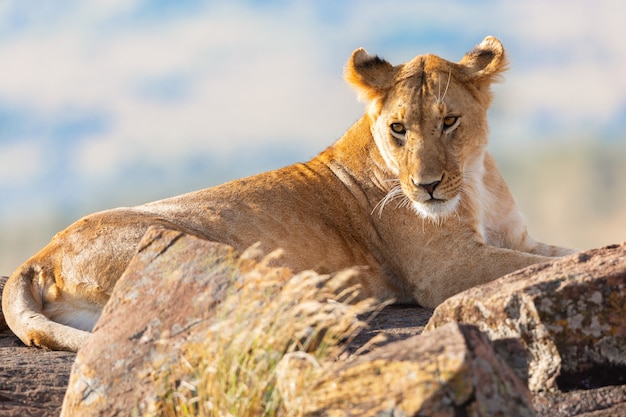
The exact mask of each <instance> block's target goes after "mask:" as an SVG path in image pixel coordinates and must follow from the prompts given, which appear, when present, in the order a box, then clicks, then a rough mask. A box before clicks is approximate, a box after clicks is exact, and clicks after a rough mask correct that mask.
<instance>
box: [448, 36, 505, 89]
mask: <svg viewBox="0 0 626 417" xmlns="http://www.w3.org/2000/svg"><path fill="white" fill-rule="evenodd" d="M459 64H460V65H462V66H463V67H465V75H466V76H467V78H468V79H469V80H470V81H473V82H475V83H476V84H477V85H478V86H480V85H483V86H488V85H489V84H491V83H493V82H494V81H498V79H499V78H500V76H501V74H502V73H503V72H504V71H506V70H507V68H508V61H507V59H506V55H505V53H504V47H503V46H502V43H501V42H500V41H499V40H498V39H496V38H494V37H493V36H487V37H486V38H485V39H484V40H483V41H482V42H481V43H480V44H478V45H476V46H475V47H474V49H472V50H471V51H469V52H468V53H467V54H465V56H464V57H463V59H461V61H460V62H459Z"/></svg>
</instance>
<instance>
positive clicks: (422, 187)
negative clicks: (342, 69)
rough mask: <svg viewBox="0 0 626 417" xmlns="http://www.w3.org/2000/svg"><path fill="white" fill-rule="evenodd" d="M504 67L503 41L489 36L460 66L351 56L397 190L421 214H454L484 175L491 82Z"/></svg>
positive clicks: (352, 77)
mask: <svg viewBox="0 0 626 417" xmlns="http://www.w3.org/2000/svg"><path fill="white" fill-rule="evenodd" d="M506 66H507V62H506V58H505V54H504V49H503V47H502V44H501V43H500V41H498V40H497V39H496V38H493V37H487V38H485V40H483V41H482V42H481V43H480V44H479V45H478V46H476V47H475V48H474V49H473V50H471V51H470V52H468V53H467V54H466V55H465V56H464V57H463V59H462V60H461V61H460V62H458V63H454V62H449V61H446V60H444V59H442V58H439V57H438V56H435V55H420V56H417V57H416V58H414V59H413V60H411V61H409V62H407V63H405V64H401V65H397V66H393V65H391V64H390V63H388V62H387V61H384V60H382V59H380V58H378V57H376V56H372V55H369V54H368V53H367V52H366V51H365V50H364V49H357V50H356V51H354V53H353V54H352V56H351V58H350V60H349V61H348V64H347V67H346V74H345V76H346V80H347V81H348V82H349V83H350V84H352V85H353V86H354V87H355V88H356V89H357V91H358V92H359V94H360V96H361V97H362V98H363V99H365V100H366V101H367V102H368V103H369V105H368V110H367V114H368V116H369V118H370V119H371V120H370V121H371V126H372V134H373V136H374V139H375V141H376V145H377V146H378V148H379V150H380V153H381V154H382V156H383V158H384V160H385V162H386V164H387V166H388V168H389V169H390V170H391V171H392V172H393V174H394V175H395V176H397V178H398V180H399V184H397V185H396V187H395V188H394V189H392V191H391V192H390V194H389V195H388V198H389V199H392V198H396V197H398V196H400V195H402V197H408V199H409V200H410V204H411V206H412V207H413V208H414V209H415V210H416V211H417V212H418V213H419V214H420V215H422V216H424V217H426V218H429V219H433V220H437V219H441V218H443V217H445V216H447V215H449V214H450V213H452V212H454V210H455V209H456V208H457V205H458V203H459V201H460V196H461V192H462V190H463V188H464V184H466V182H467V180H468V179H469V178H470V177H471V176H472V175H480V174H481V172H482V158H483V155H484V153H485V147H486V144H487V109H488V107H489V104H490V102H491V98H492V96H491V92H490V88H489V87H490V84H491V83H492V82H494V80H496V79H497V78H498V76H499V74H501V73H502V72H503V71H504V70H505V69H506Z"/></svg>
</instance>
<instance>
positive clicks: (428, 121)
mask: <svg viewBox="0 0 626 417" xmlns="http://www.w3.org/2000/svg"><path fill="white" fill-rule="evenodd" d="M506 65H507V63H506V58H505V55H504V50H503V48H502V45H501V44H500V42H499V41H498V40H497V39H495V38H493V37H487V38H485V40H484V41H483V42H482V43H481V44H479V45H478V46H476V47H475V48H474V49H473V50H472V51H470V52H468V53H467V54H466V55H465V57H464V58H463V59H462V60H461V61H460V62H459V63H452V62H449V61H446V60H444V59H442V58H439V57H437V56H434V55H423V56H417V57H416V58H414V59H413V60H411V61H409V62H407V63H405V64H402V65H398V66H392V65H391V64H389V63H388V62H386V61H384V60H382V59H380V58H377V57H373V56H370V55H368V54H367V52H365V51H364V50H362V49H358V50H356V51H355V52H354V53H353V54H352V57H351V58H350V60H349V61H348V64H347V66H346V72H345V77H346V80H347V81H348V82H349V83H350V84H351V85H352V86H353V87H354V88H355V89H356V90H357V92H358V94H359V95H360V97H362V98H363V99H364V100H365V101H366V102H367V110H366V112H365V114H364V116H363V117H362V118H361V119H360V120H359V121H357V122H356V123H355V124H354V125H353V126H352V127H351V128H350V129H349V130H348V131H347V132H346V133H345V135H344V136H343V137H342V138H341V139H339V140H338V141H337V142H336V143H335V144H334V145H332V146H331V147H329V148H328V149H326V150H325V151H324V152H322V153H321V154H319V155H318V156H317V157H315V158H314V159H312V160H311V161H309V162H307V163H300V164H295V165H292V166H289V167H286V168H283V169H280V170H276V171H271V172H267V173H264V174H260V175H257V176H254V177H250V178H246V179H241V180H237V181H233V182H230V183H227V184H224V185H221V186H217V187H213V188H209V189H205V190H202V191H197V192H193V193H189V194H185V195H181V196H178V197H173V198H170V199H166V200H162V201H157V202H154V203H149V204H145V205H142V206H137V207H132V208H118V209H113V210H107V211H103V212H100V213H95V214H92V215H89V216H87V217H85V218H83V219H81V220H79V221H77V222H76V223H74V224H73V225H71V226H70V227H68V228H67V229H65V230H63V231H62V232H60V233H58V234H57V235H56V236H54V238H53V239H52V241H51V242H50V243H49V244H48V245H47V246H46V247H44V248H43V249H42V250H41V251H40V252H38V253H37V254H35V255H34V256H33V257H32V258H30V259H29V260H28V261H26V262H25V263H24V264H23V265H22V266H20V267H19V268H18V269H17V270H16V271H15V272H14V273H13V275H12V276H11V277H10V279H9V281H8V282H7V284H6V286H5V289H4V294H3V297H2V308H3V311H4V315H5V318H6V321H7V323H8V325H9V326H10V328H11V329H12V330H13V332H14V333H15V334H16V335H17V336H18V337H19V338H20V339H21V340H22V341H23V342H24V343H25V344H27V345H35V346H43V347H48V348H51V349H65V350H77V349H78V348H79V347H80V346H81V344H82V343H83V342H84V340H85V338H86V337H88V335H89V331H90V330H91V329H92V327H93V326H94V324H95V322H96V320H97V319H98V317H99V315H100V312H101V310H102V307H103V306H104V304H105V303H106V302H107V300H108V299H109V296H110V294H111V291H112V289H113V286H114V285H115V282H116V281H117V280H118V279H119V277H120V276H121V275H122V273H123V271H124V270H125V268H126V266H127V264H128V262H129V261H130V259H131V257H132V256H133V254H134V252H135V250H136V248H137V245H138V242H139V240H140V239H141V237H142V236H143V234H144V232H145V231H146V229H147V228H148V227H149V226H150V225H156V224H161V225H166V226H169V227H173V228H176V229H179V230H181V231H185V232H189V233H192V234H195V235H197V236H201V237H204V238H206V239H210V240H214V241H218V242H223V243H226V244H229V245H232V246H234V247H235V248H237V249H240V250H243V249H246V248H247V247H249V246H250V245H252V244H254V243H255V242H257V241H260V242H261V245H262V249H263V250H264V251H266V252H269V251H271V250H273V249H275V248H282V249H284V253H285V254H284V257H283V258H282V260H283V261H282V262H283V263H284V264H285V265H286V266H289V267H291V268H292V269H293V270H294V271H300V270H304V269H313V270H316V271H318V272H320V273H328V272H333V271H337V270H340V269H343V268H347V267H352V266H363V267H365V268H363V270H362V271H363V272H362V273H361V274H360V276H359V280H360V282H361V283H362V285H363V287H364V288H365V290H366V292H367V294H369V295H372V296H375V297H378V298H380V299H388V298H393V299H395V300H396V301H398V302H410V303H419V304H421V305H423V306H426V307H434V306H436V305H437V304H439V303H441V302H442V301H443V300H445V299H446V298H448V297H450V296H451V295H453V294H456V293H458V292H460V291H462V290H465V289H467V288H470V287H473V286H475V285H478V284H482V283H485V282H488V281H491V280H493V279H495V278H498V277H500V276H502V275H504V274H507V273H509V272H512V271H514V270H516V269H519V268H522V267H525V266H528V265H530V264H534V263H538V262H542V261H546V260H548V259H549V257H551V256H560V255H564V254H567V253H571V251H570V250H568V249H563V248H558V247H554V246H549V245H544V244H542V243H538V242H535V241H534V240H533V239H531V238H530V236H529V235H528V233H527V231H526V226H525V225H524V222H523V219H522V216H521V214H520V212H519V211H518V209H517V207H516V205H515V202H514V200H513V198H512V196H511V194H510V192H509V190H508V188H507V186H506V184H505V183H504V181H503V179H502V177H501V176H500V173H499V171H498V168H497V166H496V164H495V162H494V160H493V158H492V157H491V155H489V153H487V151H486V145H487V118H486V112H487V108H488V107H489V104H490V101H491V92H490V84H491V83H492V82H494V81H495V80H497V79H498V77H499V75H500V74H501V73H502V72H503V71H504V70H505V68H506ZM138 314H143V313H141V312H138Z"/></svg>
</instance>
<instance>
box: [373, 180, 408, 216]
mask: <svg viewBox="0 0 626 417" xmlns="http://www.w3.org/2000/svg"><path fill="white" fill-rule="evenodd" d="M398 182H399V181H398ZM402 196H404V193H403V192H402V187H401V186H400V185H396V186H395V187H393V188H392V189H391V190H389V192H388V193H387V194H385V196H384V197H383V198H382V199H381V200H380V201H379V202H378V203H377V204H376V205H375V206H374V208H373V209H372V212H371V213H370V214H374V212H376V210H377V209H378V217H381V216H382V214H383V209H384V208H385V206H386V205H387V204H388V203H389V202H390V201H392V200H395V199H396V198H399V197H402ZM405 198H406V197H405Z"/></svg>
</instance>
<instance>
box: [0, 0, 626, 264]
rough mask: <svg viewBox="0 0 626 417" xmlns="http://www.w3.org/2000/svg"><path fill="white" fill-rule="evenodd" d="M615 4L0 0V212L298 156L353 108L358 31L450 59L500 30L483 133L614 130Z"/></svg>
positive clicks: (525, 139) (373, 47)
mask: <svg viewBox="0 0 626 417" xmlns="http://www.w3.org/2000/svg"><path fill="white" fill-rule="evenodd" d="M624 21H626V3H623V4H622V3H621V2H615V1H613V0H598V1H581V0H568V1H565V0H554V1H550V2H546V1H539V0H526V1H523V2H521V1H509V0H504V1H496V0H493V1H488V0H478V1H471V2H470V1H460V0H443V1H437V2H434V1H432V2H426V1H400V0H386V1H384V2H381V1H378V0H374V1H371V0H359V1H357V0H346V1H336V0H321V1H312V0H311V1H300V0H296V1H286V0H270V1H258V0H247V1H246V0H234V1H228V2H225V1H224V2H218V1H196V0H178V1H167V0H156V1H148V0H92V1H78V0H76V1H66V0H31V1H28V2H25V1H20V0H1V1H0V226H1V227H3V228H5V227H8V226H10V227H12V228H15V227H19V228H22V230H24V233H25V234H36V233H37V232H38V231H37V230H35V229H36V227H37V221H35V220H33V219H39V218H50V217H51V216H52V217H54V218H55V219H57V220H58V221H59V222H61V223H63V222H66V223H69V222H70V221H71V220H75V219H76V218H78V217H79V216H80V215H83V214H86V213H88V212H90V211H94V210H99V209H104V208H107V207H113V206H118V205H134V204H139V203H142V202H145V201H149V200H153V199H157V198H163V197H167V196H170V195H173V194H178V193H182V192H185V191H191V190H194V189H198V188H203V187H206V186H210V185H214V184H217V183H220V182H223V181H226V180H228V179H231V178H236V177H241V176H244V175H250V174H253V173H256V172H259V171H263V170H267V169H272V168H277V167H280V166H283V165H286V164H289V163H292V162H296V161H302V160H307V159H310V158H311V157H313V156H314V155H315V154H316V153H318V152H319V151H321V150H323V149H324V148H325V147H326V146H328V145H330V144H331V143H332V142H333V141H334V140H336V139H337V138H339V137H340V136H341V135H342V133H343V132H344V131H345V130H346V129H347V128H348V127H349V126H350V125H351V124H352V123H353V122H354V121H355V120H356V119H357V118H358V117H359V116H360V114H362V112H363V104H362V103H359V102H358V101H357V100H356V97H355V94H354V92H353V91H351V90H350V88H349V87H348V86H346V84H345V82H344V81H343V79H342V71H343V66H344V64H345V62H346V60H347V59H348V57H349V56H350V54H351V52H352V51H353V50H354V49H355V48H358V47H364V48H366V50H367V51H368V52H370V53H372V54H377V55H379V56H382V57H383V58H385V59H387V60H389V61H390V62H392V63H394V64H398V63H401V62H404V61H407V60H409V59H412V58H413V57H414V56H415V55H419V54H423V53H435V54H437V55H440V56H442V57H444V58H447V59H449V60H453V61H457V60H460V59H461V58H462V56H463V54H464V53H465V52H466V51H468V50H470V49H471V48H472V47H473V46H474V45H476V44H478V43H480V41H481V40H482V39H483V38H484V37H485V36H487V35H493V36H496V37H498V38H499V39H500V40H501V41H502V42H503V44H504V46H505V48H506V50H507V53H508V55H509V59H510V62H511V69H510V71H509V72H508V74H507V75H506V77H505V82H504V83H502V84H501V85H498V86H496V87H495V91H496V100H495V103H494V107H493V109H492V110H491V111H490V116H491V132H492V146H494V147H496V148H497V147H500V148H506V149H518V148H519V149H523V148H524V147H528V146H533V144H536V143H544V142H546V141H559V140H560V141H563V140H566V141H576V140H578V139H579V138H583V137H589V136H592V137H594V138H596V139H597V140H599V141H623V140H624V137H625V136H626V135H624V133H625V132H626V77H625V76H624V73H625V72H626V42H623V39H624V36H625V35H626V33H625V32H626V29H625V28H624ZM46 233H47V232H46ZM49 237H50V236H46V237H45V240H47V239H49ZM3 251H4V254H3ZM7 253H8V252H7V249H6V248H3V247H1V246H0V258H1V257H2V256H5V257H6V256H8V255H6V254H7ZM1 264H2V263H1V260H0V265H1Z"/></svg>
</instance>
